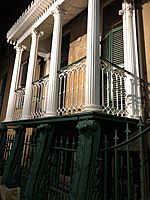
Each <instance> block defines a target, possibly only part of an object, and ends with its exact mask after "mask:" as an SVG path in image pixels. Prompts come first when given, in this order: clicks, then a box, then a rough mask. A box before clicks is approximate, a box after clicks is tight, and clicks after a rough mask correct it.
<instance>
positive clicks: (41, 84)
mask: <svg viewBox="0 0 150 200" xmlns="http://www.w3.org/2000/svg"><path fill="white" fill-rule="evenodd" d="M99 73H100V84H98V85H100V88H99V90H100V111H101V112H103V113H107V114H110V115H117V116H127V117H130V116H132V117H133V118H137V117H139V116H141V94H140V90H141V80H140V78H138V77H137V76H136V75H134V74H132V73H130V72H128V71H126V70H124V68H121V67H119V66H117V65H114V64H112V63H110V62H108V61H105V60H103V59H101V60H100V65H99ZM85 75H86V58H83V59H81V60H79V61H77V62H76V63H73V64H71V65H69V66H67V67H65V69H62V70H61V71H60V72H59V91H58V108H57V114H58V116H59V115H67V114H73V113H77V112H81V111H84V105H85V81H86V76H85ZM48 83H49V81H48V75H47V76H45V77H44V78H43V79H40V80H38V81H34V82H33V87H32V104H31V115H30V118H32V119H33V118H41V117H43V116H44V113H45V112H46V105H47V95H48V94H47V91H48ZM24 92H25V89H24V88H20V89H18V90H16V103H15V108H14V116H13V119H15V120H17V119H20V118H21V113H22V108H23V102H24ZM131 113H132V114H131Z"/></svg>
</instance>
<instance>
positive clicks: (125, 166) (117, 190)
mask: <svg viewBox="0 0 150 200" xmlns="http://www.w3.org/2000/svg"><path fill="white" fill-rule="evenodd" d="M149 130H150V128H149V127H148V128H145V129H142V123H141V120H140V123H139V129H138V130H137V131H135V132H131V131H130V130H129V125H128V123H127V124H126V130H125V131H124V132H120V131H119V130H118V129H116V130H115V132H114V135H112V133H111V135H110V134H106V135H105V137H104V140H105V141H104V149H103V150H104V151H103V153H101V155H99V156H100V157H98V159H97V166H96V173H95V181H94V184H93V198H92V199H98V200H101V199H103V200H108V199H111V200H141V199H143V200H144V199H149V198H150V189H149V184H150V182H149V180H150V174H149V169H150V157H149V147H148V146H147V143H146V142H145V141H147V140H148V138H149V137H150V136H149ZM96 197H97V198H96Z"/></svg>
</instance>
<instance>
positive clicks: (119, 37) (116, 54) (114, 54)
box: [102, 26, 124, 65]
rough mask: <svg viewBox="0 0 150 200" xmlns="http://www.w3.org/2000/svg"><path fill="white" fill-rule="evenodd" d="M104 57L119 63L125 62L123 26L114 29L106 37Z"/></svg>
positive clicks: (103, 45) (103, 48) (103, 44)
mask: <svg viewBox="0 0 150 200" xmlns="http://www.w3.org/2000/svg"><path fill="white" fill-rule="evenodd" d="M102 58H103V59H105V60H108V61H110V62H112V63H114V64H117V65H119V64H123V63H124V53H123V28H122V26H120V27H117V28H114V29H112V30H111V31H110V32H109V33H107V35H106V36H105V37H104V39H103V43H102Z"/></svg>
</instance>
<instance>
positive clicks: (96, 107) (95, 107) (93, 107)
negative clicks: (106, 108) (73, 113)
mask: <svg viewBox="0 0 150 200" xmlns="http://www.w3.org/2000/svg"><path fill="white" fill-rule="evenodd" d="M84 111H100V106H99V105H96V104H88V105H85V106H84V110H83V112H84Z"/></svg>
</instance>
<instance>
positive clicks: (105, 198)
mask: <svg viewBox="0 0 150 200" xmlns="http://www.w3.org/2000/svg"><path fill="white" fill-rule="evenodd" d="M107 147H108V140H107V135H105V150H104V151H105V160H104V200H107V173H108V172H107V165H108V164H107V162H108V155H107V154H108V150H107Z"/></svg>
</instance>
